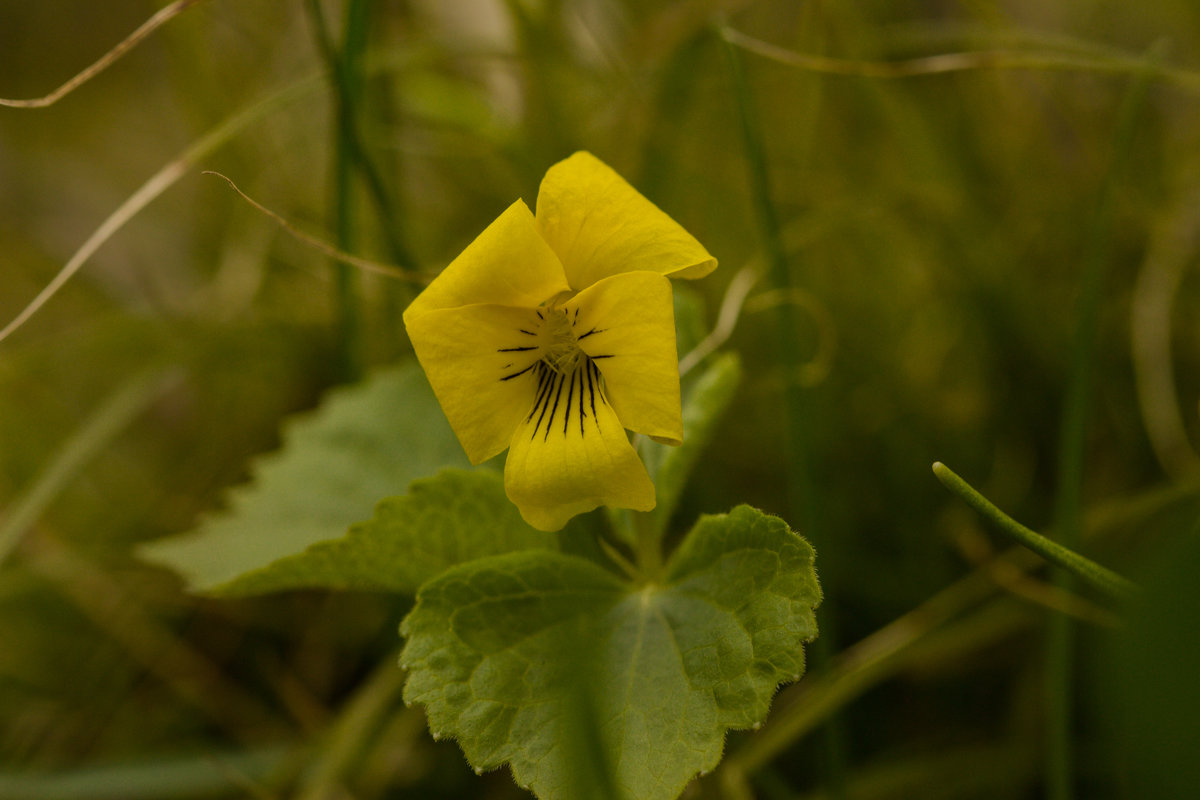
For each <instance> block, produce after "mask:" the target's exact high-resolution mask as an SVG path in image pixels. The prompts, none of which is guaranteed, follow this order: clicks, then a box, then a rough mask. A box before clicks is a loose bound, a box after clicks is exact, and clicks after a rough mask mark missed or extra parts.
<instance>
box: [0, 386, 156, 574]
mask: <svg viewBox="0 0 1200 800" xmlns="http://www.w3.org/2000/svg"><path fill="white" fill-rule="evenodd" d="M179 378H180V373H179V372H178V371H177V370H174V369H168V370H162V369H147V370H145V371H144V372H140V373H138V374H137V375H135V376H133V377H132V378H130V379H129V380H127V381H125V382H124V383H122V384H121V386H120V387H119V388H117V389H116V391H114V392H113V393H112V394H111V395H109V396H108V397H107V398H106V399H105V400H104V402H103V403H101V404H100V406H99V407H98V408H97V409H96V410H95V411H94V412H93V413H92V415H91V416H90V417H89V418H88V420H87V422H85V423H84V425H83V426H82V427H81V428H80V429H79V430H77V431H76V432H75V434H74V435H73V436H71V438H70V439H68V440H67V441H66V442H65V443H64V444H63V446H62V447H61V448H60V449H59V450H58V452H57V453H56V454H55V456H54V458H53V459H52V460H51V461H50V463H49V464H47V465H46V468H45V469H44V470H42V472H41V473H40V474H39V475H38V476H37V478H36V479H35V480H34V481H33V483H32V484H31V485H30V486H29V488H28V489H27V490H25V491H24V492H22V493H21V494H20V495H18V496H17V498H16V499H14V500H13V502H12V503H11V504H10V505H9V507H8V509H7V510H6V513H5V514H4V515H3V516H2V517H0V563H3V562H4V559H5V558H6V557H7V556H8V554H9V553H11V552H12V550H13V548H14V547H16V546H17V544H19V543H20V541H21V537H22V536H23V535H24V534H25V532H26V531H27V530H29V528H30V527H31V526H32V525H33V524H34V523H35V522H37V520H38V517H40V516H41V515H42V512H43V511H45V510H46V507H47V506H49V505H50V503H52V502H53V501H54V499H55V498H56V497H58V495H59V493H60V492H62V490H63V489H64V488H65V487H66V486H67V484H69V483H70V482H71V481H72V480H74V478H75V477H76V476H77V475H78V474H79V472H80V471H81V470H82V469H83V468H84V467H85V466H87V464H88V462H90V461H91V460H92V459H93V458H95V457H96V455H98V454H99V453H100V451H101V450H103V449H104V448H105V447H107V446H108V445H109V443H111V442H112V440H113V439H115V438H116V437H117V436H118V435H119V434H120V433H121V431H123V430H125V428H126V427H128V426H129V424H130V423H132V422H133V421H134V419H136V418H137V416H138V415H139V414H141V413H142V412H143V411H145V410H146V408H147V407H148V406H149V405H150V403H151V402H153V401H154V400H155V399H157V398H158V397H161V396H162V394H163V392H164V391H166V389H167V388H168V387H169V386H172V385H174V384H175V383H177V382H178V381H179Z"/></svg>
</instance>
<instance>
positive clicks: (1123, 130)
mask: <svg viewBox="0 0 1200 800" xmlns="http://www.w3.org/2000/svg"><path fill="white" fill-rule="evenodd" d="M1162 50H1163V48H1162V46H1161V45H1157V44H1156V45H1155V46H1154V47H1152V48H1151V50H1150V52H1149V53H1147V57H1146V59H1145V60H1144V62H1143V67H1142V69H1141V71H1140V72H1138V73H1137V74H1135V75H1134V76H1133V78H1132V81H1131V83H1130V86H1129V89H1128V91H1127V92H1126V93H1125V97H1124V100H1123V101H1122V105H1121V109H1120V112H1119V116H1118V118H1117V127H1116V131H1115V134H1114V138H1113V149H1112V161H1111V163H1110V165H1109V169H1108V172H1107V173H1106V175H1105V177H1104V183H1103V185H1102V186H1101V187H1100V194H1099V198H1098V200H1097V204H1096V210H1095V213H1094V214H1093V215H1092V219H1091V222H1090V225H1089V228H1088V232H1087V237H1086V239H1085V248H1086V249H1085V251H1084V255H1083V276H1082V286H1081V290H1080V296H1079V301H1078V306H1077V310H1076V313H1077V316H1076V320H1075V331H1074V336H1073V340H1072V344H1071V364H1070V370H1071V372H1070V376H1069V378H1068V383H1067V391H1066V395H1065V396H1064V398H1063V408H1062V417H1061V418H1062V428H1061V430H1060V435H1059V462H1058V490H1057V494H1056V496H1055V507H1054V527H1055V529H1056V530H1057V531H1058V536H1059V541H1060V542H1061V543H1062V544H1063V545H1064V546H1066V547H1068V548H1076V547H1078V545H1079V540H1080V538H1081V529H1082V527H1083V519H1082V517H1083V512H1082V500H1081V498H1082V493H1083V461H1084V456H1085V453H1084V444H1085V438H1086V435H1087V422H1088V414H1089V409H1090V406H1091V394H1092V384H1093V373H1094V371H1095V361H1096V336H1097V328H1098V319H1099V316H1100V300H1101V297H1102V295H1103V287H1104V277H1105V276H1104V273H1105V270H1106V267H1107V265H1108V262H1109V250H1110V245H1111V237H1110V235H1109V227H1110V225H1111V223H1112V205H1113V197H1114V194H1115V190H1116V187H1117V184H1118V182H1119V181H1120V179H1121V177H1122V175H1123V174H1124V171H1125V166H1126V164H1127V162H1128V161H1129V155H1130V153H1131V152H1132V150H1133V132H1134V125H1135V123H1136V121H1137V117H1138V113H1139V112H1140V110H1141V108H1142V104H1143V101H1144V100H1145V96H1146V88H1147V85H1148V84H1149V82H1150V78H1151V77H1152V76H1153V75H1154V71H1155V69H1156V67H1157V65H1158V64H1159V62H1160V61H1161V57H1162ZM1055 585H1057V586H1058V587H1060V588H1061V589H1063V590H1064V591H1071V590H1072V589H1073V586H1074V576H1073V575H1072V574H1071V573H1070V572H1065V571H1060V572H1058V573H1057V574H1056V576H1055ZM1074 641H1075V626H1074V623H1073V621H1072V620H1071V619H1070V618H1068V617H1067V616H1066V615H1063V614H1056V615H1054V616H1052V617H1051V618H1050V629H1049V641H1048V643H1047V654H1046V659H1047V664H1046V699H1047V704H1048V705H1047V715H1048V719H1047V723H1048V728H1049V730H1048V734H1049V735H1048V737H1047V753H1046V756H1047V765H1046V766H1047V775H1046V783H1047V787H1046V791H1047V797H1048V798H1049V800H1069V798H1072V797H1074V796H1075V778H1074V764H1073V762H1074V752H1073V751H1074V747H1073V726H1072V723H1071V716H1072V706H1073V705H1074V704H1073V702H1072V673H1073V664H1074V649H1075V648H1074Z"/></svg>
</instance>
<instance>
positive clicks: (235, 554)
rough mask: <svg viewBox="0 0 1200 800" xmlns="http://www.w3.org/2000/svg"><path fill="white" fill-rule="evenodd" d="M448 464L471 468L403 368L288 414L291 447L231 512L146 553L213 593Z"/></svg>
mask: <svg viewBox="0 0 1200 800" xmlns="http://www.w3.org/2000/svg"><path fill="white" fill-rule="evenodd" d="M446 466H466V459H465V457H464V456H463V454H462V448H461V447H459V444H458V441H457V440H456V439H455V438H454V434H453V432H451V430H450V427H449V426H448V425H447V424H446V421H445V418H444V417H443V416H442V413H441V410H440V409H439V408H438V405H437V400H436V399H435V398H434V396H433V392H432V391H431V390H430V388H429V384H428V383H427V382H426V381H425V376H424V373H422V372H421V369H420V368H419V367H418V366H416V365H415V364H412V363H408V364H404V365H401V366H399V367H394V368H391V369H388V370H384V371H381V372H379V373H378V374H377V375H375V376H374V377H372V378H370V379H369V380H367V381H365V382H363V383H362V384H359V385H357V386H353V387H349V388H345V389H338V390H335V391H333V392H331V393H330V396H329V397H328V398H327V399H326V400H325V402H324V403H323V405H322V406H321V408H320V409H319V410H317V411H316V412H315V413H312V414H307V415H302V416H301V417H299V418H296V419H292V420H290V421H289V422H288V423H286V424H285V427H284V432H283V446H282V447H281V448H280V450H278V451H276V452H275V453H272V454H270V455H268V456H265V457H263V458H261V459H260V460H259V461H258V463H257V464H256V465H255V467H254V479H253V482H252V483H251V484H249V485H247V486H243V487H240V488H238V489H236V490H234V491H233V492H231V493H230V497H229V502H228V509H227V510H226V511H224V512H222V513H219V514H217V515H215V516H213V517H212V518H210V519H208V520H206V521H205V522H203V523H201V525H200V526H199V527H198V528H197V529H196V530H194V531H192V532H190V533H187V534H185V535H183V536H179V537H176V538H172V539H166V540H163V541H160V542H154V543H152V544H149V545H147V546H146V547H144V548H143V549H142V555H143V556H144V557H145V558H147V559H148V560H150V561H154V562H157V563H159V564H163V565H165V566H169V567H171V568H173V569H175V570H177V571H178V572H179V573H180V574H181V575H183V576H184V578H185V579H186V580H187V582H188V585H189V586H190V587H191V589H192V590H193V591H207V590H211V589H214V588H216V587H217V586H220V585H221V584H224V583H227V582H229V581H231V580H233V579H234V578H236V577H238V576H239V575H242V574H243V573H247V572H251V571H254V570H257V569H260V568H262V567H265V566H267V565H268V564H271V563H272V562H275V561H277V560H278V559H281V558H285V557H287V556H291V555H294V554H296V553H299V552H301V551H303V550H304V549H305V548H306V547H308V546H309V545H311V544H315V543H317V542H320V541H324V540H327V539H334V538H337V537H339V536H341V535H342V534H343V533H344V532H345V530H346V528H348V527H349V526H350V525H351V524H352V523H354V522H358V521H359V520H362V519H364V518H366V517H367V516H368V515H369V514H370V512H371V509H372V508H373V507H374V505H375V503H376V502H378V501H379V499H380V498H381V497H388V496H390V495H393V494H395V493H396V492H397V490H399V489H403V488H404V487H406V486H407V485H408V484H409V482H411V481H412V480H414V479H415V478H419V477H423V476H426V475H431V474H433V473H434V472H436V471H437V470H439V469H441V468H442V467H446ZM259 580H263V579H262V578H260V579H259Z"/></svg>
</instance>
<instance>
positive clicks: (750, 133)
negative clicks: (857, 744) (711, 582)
mask: <svg viewBox="0 0 1200 800" xmlns="http://www.w3.org/2000/svg"><path fill="white" fill-rule="evenodd" d="M727 30H728V29H727V28H725V27H724V26H721V25H718V27H717V29H716V32H717V35H718V36H719V37H720V40H721V42H722V48H723V50H724V52H725V56H726V63H727V64H728V67H729V75H730V79H731V82H732V85H733V93H734V99H735V102H736V104H737V115H738V121H739V123H740V128H741V133H742V142H743V150H744V155H745V162H746V171H747V178H748V181H749V184H750V195H751V198H752V200H753V202H754V210H755V216H756V221H757V223H758V227H759V235H760V236H761V237H762V245H763V250H764V252H765V253H766V260H767V271H768V277H769V280H770V283H771V285H772V286H774V287H775V288H777V289H781V290H783V291H785V292H786V291H789V290H791V289H792V288H793V287H792V278H791V271H790V269H789V265H788V256H787V250H786V247H785V245H784V241H783V229H782V225H781V224H780V220H779V214H778V212H777V210H776V206H775V201H774V199H773V195H772V192H771V180H770V173H769V169H768V167H767V157H766V145H765V142H764V139H763V132H762V129H761V125H760V123H759V118H758V113H757V110H756V109H755V107H754V100H753V96H752V94H751V92H750V86H749V84H748V82H747V80H746V76H745V72H744V71H743V68H742V63H741V57H740V54H739V53H738V51H737V49H735V47H734V45H733V43H732V42H730V41H729V40H728V39H727V38H725V34H726V31H727ZM775 326H776V332H777V335H776V337H775V341H776V342H777V343H778V345H779V350H780V360H781V361H782V363H783V369H784V374H785V375H787V380H785V381H784V420H783V426H782V427H783V429H784V431H783V433H784V444H785V449H786V459H787V461H786V469H787V482H788V506H789V507H790V509H791V514H792V517H793V519H794V520H796V521H798V522H799V525H797V526H796V527H797V528H798V529H799V530H800V531H801V533H803V534H804V536H805V537H807V538H808V539H809V541H811V542H812V544H813V546H814V548H816V550H817V552H826V545H827V544H828V542H827V541H826V538H825V536H824V531H823V530H822V522H821V509H820V506H819V503H818V499H817V493H816V491H815V489H814V486H813V479H812V467H811V464H810V459H811V453H810V452H809V451H810V448H811V444H810V438H811V434H810V431H809V429H808V424H809V423H808V420H809V419H811V417H812V415H811V414H810V413H809V402H808V398H807V396H806V392H805V391H804V389H803V388H802V387H801V386H800V385H799V384H798V383H797V381H796V380H795V376H796V374H797V373H798V372H799V370H800V369H801V367H802V359H801V355H800V352H799V348H798V343H799V341H800V333H799V331H800V324H799V320H798V319H797V314H796V307H795V305H794V304H792V303H781V304H780V305H779V306H778V307H777V313H776V315H775ZM831 617H832V614H831V608H830V604H829V603H828V602H826V603H825V604H824V605H822V607H821V610H820V611H819V612H818V619H819V626H820V630H821V635H820V636H818V637H817V639H816V641H815V642H814V644H813V646H812V650H813V662H814V663H813V666H814V667H816V669H817V670H818V671H820V670H823V669H825V668H826V666H827V665H828V663H829V659H830V653H831V652H832V651H833V648H834V646H835V637H836V631H834V630H833V626H832V624H831V621H830V620H831ZM843 740H844V733H843V730H842V727H841V723H840V722H839V721H838V719H837V718H836V717H831V718H830V719H829V720H828V721H827V723H826V727H825V735H824V764H825V773H826V774H825V779H826V783H827V786H828V788H829V791H830V794H831V795H832V796H833V797H834V798H839V797H844V796H845V785H846V777H845V744H844V741H843Z"/></svg>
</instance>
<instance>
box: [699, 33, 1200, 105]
mask: <svg viewBox="0 0 1200 800" xmlns="http://www.w3.org/2000/svg"><path fill="white" fill-rule="evenodd" d="M720 31H721V36H722V37H724V38H725V40H726V41H728V42H729V43H730V44H732V45H735V46H737V47H740V48H742V49H743V50H746V51H748V52H751V53H754V54H755V55H759V56H762V57H763V58H768V59H770V60H772V61H777V62H779V63H781V64H787V65H789V66H792V67H798V68H800V69H804V70H808V71H809V72H819V73H823V74H827V75H845V76H849V77H858V78H881V79H893V78H914V77H921V76H926V75H941V74H945V73H950V72H967V71H973V70H1016V69H1023V70H1056V71H1071V72H1103V73H1113V74H1129V73H1134V72H1138V71H1139V70H1144V69H1149V70H1150V72H1151V74H1153V75H1155V76H1156V77H1159V78H1163V79H1165V80H1167V81H1170V82H1171V83H1173V84H1175V85H1176V86H1179V87H1180V88H1185V89H1188V90H1190V91H1193V92H1195V91H1200V73H1196V72H1191V71H1188V70H1182V69H1173V68H1169V67H1161V66H1150V67H1147V65H1146V62H1145V60H1144V59H1141V58H1136V57H1113V56H1108V57H1103V56H1087V55H1078V54H1071V53H1055V52H1047V51H1036V50H1028V51H1026V50H974V51H967V52H961V53H939V54H938V55H933V56H924V57H922V58H911V59H905V60H901V61H861V60H856V59H843V58H830V57H828V56H820V55H815V54H812V53H800V52H797V51H795V50H788V49H787V48H784V47H780V46H778V45H775V44H771V43H770V42H764V41H763V40H762V39H757V38H755V37H753V36H748V35H747V34H744V33H741V32H740V31H736V30H734V29H732V28H727V27H722V28H721V29H720Z"/></svg>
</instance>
